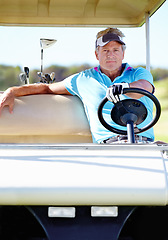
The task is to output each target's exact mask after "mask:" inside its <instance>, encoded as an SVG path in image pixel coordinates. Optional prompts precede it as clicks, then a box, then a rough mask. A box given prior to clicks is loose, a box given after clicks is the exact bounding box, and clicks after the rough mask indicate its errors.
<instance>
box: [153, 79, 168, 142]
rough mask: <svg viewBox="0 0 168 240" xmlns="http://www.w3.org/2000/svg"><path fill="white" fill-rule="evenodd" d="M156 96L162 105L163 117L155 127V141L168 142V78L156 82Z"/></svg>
mask: <svg viewBox="0 0 168 240" xmlns="http://www.w3.org/2000/svg"><path fill="white" fill-rule="evenodd" d="M155 87H156V92H155V96H156V97H157V98H158V100H159V101H160V104H161V109H162V112H161V117H160V119H159V121H158V123H157V124H156V125H155V127H154V131H155V140H156V141H158V140H161V141H164V142H168V78H166V79H164V80H160V81H157V82H155Z"/></svg>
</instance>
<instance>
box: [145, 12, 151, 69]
mask: <svg viewBox="0 0 168 240" xmlns="http://www.w3.org/2000/svg"><path fill="white" fill-rule="evenodd" d="M145 21H146V24H145V29H146V69H147V70H148V71H150V36H149V35H150V33H149V13H146V14H145Z"/></svg>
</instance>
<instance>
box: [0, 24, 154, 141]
mask: <svg viewBox="0 0 168 240" xmlns="http://www.w3.org/2000/svg"><path fill="white" fill-rule="evenodd" d="M123 36H124V35H123V33H122V32H121V31H120V30H118V29H117V28H107V29H105V30H104V31H101V32H99V33H98V34H97V39H96V50H95V55H96V58H97V60H98V61H99V66H98V67H95V68H92V69H88V70H85V71H82V72H80V73H77V74H74V75H72V76H70V77H68V78H66V79H65V80H63V81H62V82H59V83H53V84H32V85H25V86H20V87H11V88H9V89H7V90H6V91H5V92H4V94H3V95H2V97H1V99H0V113H1V111H2V109H3V107H4V106H8V107H9V111H10V113H12V112H13V107H14V99H15V97H20V96H25V95H31V94H68V95H77V96H78V97H79V98H80V99H81V101H82V102H83V104H84V107H85V112H86V115H87V118H88V121H89V124H90V129H91V133H92V138H93V142H97V143H105V142H107V143H110V142H114V141H117V140H118V137H117V136H116V134H115V133H112V132H110V131H108V130H107V129H106V128H104V127H103V126H102V124H101V123H100V122H99V119H98V116H97V109H98V106H99V104H100V102H101V101H102V99H103V98H104V97H105V96H107V98H108V99H109V102H108V104H107V106H105V107H104V109H103V113H104V115H105V119H107V121H108V123H109V124H111V125H112V126H114V127H115V126H116V124H115V123H114V122H113V121H112V120H111V118H110V114H109V113H110V110H111V107H112V105H113V102H117V101H118V97H117V95H118V94H120V93H121V92H122V89H123V88H125V87H131V88H142V89H145V90H147V91H149V92H151V93H152V92H153V89H154V87H153V78H152V75H151V74H150V73H149V72H148V71H147V70H145V69H143V68H137V69H133V68H132V67H130V66H129V65H128V64H123V63H122V61H123V59H124V54H125V43H124V42H123V40H122V37H123ZM118 84H119V85H120V86H118ZM129 97H131V98H136V99H138V98H141V101H142V102H143V103H144V104H145V106H146V107H147V109H148V117H147V119H146V120H145V121H144V122H143V123H141V124H140V125H139V126H140V127H143V125H145V124H148V123H149V122H150V121H151V119H152V111H153V106H152V103H151V100H149V99H148V98H147V97H145V96H142V95H140V94H136V93H130V94H127V95H122V99H125V98H129ZM117 128H120V129H125V128H124V127H121V126H120V127H119V126H117ZM140 135H141V137H139V136H137V140H139V139H143V140H145V141H153V139H154V134H153V129H149V130H148V131H146V132H145V133H142V134H140ZM121 138H122V136H121Z"/></svg>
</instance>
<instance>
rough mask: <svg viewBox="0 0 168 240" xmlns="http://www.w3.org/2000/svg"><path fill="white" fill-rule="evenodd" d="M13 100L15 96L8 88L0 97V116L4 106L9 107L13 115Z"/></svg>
mask: <svg viewBox="0 0 168 240" xmlns="http://www.w3.org/2000/svg"><path fill="white" fill-rule="evenodd" d="M14 100H15V95H14V93H13V91H12V89H11V88H8V89H7V90H6V91H5V92H4V93H3V94H2V95H0V115H1V112H2V109H3V108H4V107H5V106H8V107H9V112H10V113H13V106H14Z"/></svg>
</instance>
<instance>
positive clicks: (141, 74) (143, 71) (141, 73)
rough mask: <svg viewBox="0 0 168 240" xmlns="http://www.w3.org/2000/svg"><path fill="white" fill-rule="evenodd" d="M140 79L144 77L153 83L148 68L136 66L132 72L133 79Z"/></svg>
mask: <svg viewBox="0 0 168 240" xmlns="http://www.w3.org/2000/svg"><path fill="white" fill-rule="evenodd" d="M140 79H144V80H146V81H148V82H150V83H151V84H152V85H153V77H152V74H151V73H150V72H149V71H148V70H146V69H145V68H142V67H139V68H137V69H136V70H135V73H134V81H138V80H140Z"/></svg>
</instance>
